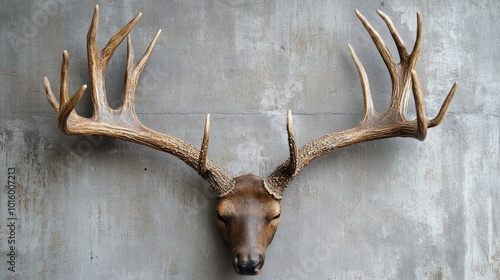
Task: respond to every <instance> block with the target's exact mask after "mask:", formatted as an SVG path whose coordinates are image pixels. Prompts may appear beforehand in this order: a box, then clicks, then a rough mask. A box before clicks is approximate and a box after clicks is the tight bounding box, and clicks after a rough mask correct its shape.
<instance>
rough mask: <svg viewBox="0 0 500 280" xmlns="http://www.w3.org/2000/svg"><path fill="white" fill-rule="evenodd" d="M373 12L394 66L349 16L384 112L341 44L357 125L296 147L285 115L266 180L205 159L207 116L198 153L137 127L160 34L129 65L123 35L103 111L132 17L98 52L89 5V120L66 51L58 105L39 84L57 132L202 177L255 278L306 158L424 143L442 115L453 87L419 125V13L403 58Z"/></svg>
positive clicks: (237, 263)
mask: <svg viewBox="0 0 500 280" xmlns="http://www.w3.org/2000/svg"><path fill="white" fill-rule="evenodd" d="M378 14H379V15H380V17H381V18H382V19H383V20H384V22H385V23H386V25H387V27H388V28H389V31H390V33H391V35H392V38H393V39H394V42H395V44H396V47H397V50H398V53H399V58H400V61H399V63H397V62H396V61H395V60H394V58H393V56H392V54H391V53H390V51H389V49H388V48H387V46H386V44H385V42H384V41H383V40H382V38H381V37H380V36H379V34H378V33H377V31H376V30H375V29H374V28H373V27H372V26H371V25H370V23H368V21H367V20H366V19H365V18H364V17H363V15H361V13H360V12H358V11H356V15H357V16H358V18H359V19H360V20H361V22H362V23H363V25H364V26H365V28H366V30H367V31H368V33H369V34H370V36H371V38H372V39H373V42H374V43H375V45H376V47H377V49H378V51H379V52H380V54H381V56H382V59H383V60H384V62H385V64H386V66H387V69H388V71H389V74H390V77H391V82H392V93H391V101H390V105H389V108H388V109H387V111H386V112H384V113H378V112H376V111H375V109H374V106H373V101H372V97H371V93H370V86H369V83H368V78H367V75H366V72H365V70H364V67H363V65H362V64H361V62H360V60H359V59H358V57H357V56H356V53H355V52H354V50H353V48H352V47H351V46H349V49H350V51H351V55H352V58H353V60H354V63H355V64H356V67H357V70H358V73H359V76H360V80H361V86H362V90H363V95H364V116H363V118H362V120H361V122H360V123H359V124H358V125H357V126H355V127H354V128H351V129H349V130H345V131H341V132H335V133H331V134H328V135H325V136H322V137H319V138H317V139H314V140H313V141H311V142H309V143H307V144H305V145H304V146H302V147H300V148H298V147H297V145H296V141H295V136H294V133H293V128H292V115H291V112H290V111H288V116H287V125H286V129H287V133H288V145H289V149H290V156H289V158H288V159H287V160H285V161H284V162H283V163H282V164H281V165H279V166H278V167H277V168H276V170H274V171H273V172H272V173H271V174H270V175H269V176H268V177H267V178H262V177H259V176H256V175H242V176H239V177H235V178H233V177H231V176H229V175H228V173H227V172H226V171H224V170H223V169H222V168H220V167H219V166H218V165H216V164H215V163H214V162H213V161H211V160H210V159H208V158H207V148H208V140H209V134H210V119H209V115H207V118H206V121H205V132H204V136H203V140H202V144H201V149H199V150H198V149H196V148H195V147H193V146H192V145H191V144H189V143H187V142H185V141H183V140H181V139H178V138H176V137H174V136H171V135H167V134H163V133H160V132H156V131H154V130H152V129H149V128H147V127H145V126H143V125H142V124H141V122H140V121H139V119H138V118H137V115H136V113H135V108H134V96H135V90H136V87H137V82H138V80H139V76H140V74H141V72H142V70H143V69H144V66H145V65H146V61H147V60H148V58H149V56H150V54H151V52H152V50H153V47H154V45H155V42H156V40H157V38H158V36H159V35H160V31H158V33H157V34H156V36H155V37H154V39H153V40H152V42H151V44H150V45H149V47H148V49H147V51H146V52H145V53H144V55H143V56H142V57H141V58H140V59H139V61H138V62H135V60H134V50H133V49H132V42H131V40H130V37H128V40H127V46H128V54H127V69H126V74H125V96H124V98H123V101H122V103H121V105H120V106H119V107H118V108H117V109H112V108H110V106H109V105H108V101H107V99H106V89H105V80H104V79H105V72H106V66H107V64H108V62H109V60H110V58H111V56H112V55H113V52H114V51H115V50H116V48H117V47H118V45H119V44H120V43H121V42H122V40H123V39H125V37H127V35H128V34H129V32H130V30H131V29H132V27H133V26H134V25H135V24H136V22H137V21H138V20H139V18H140V17H141V14H140V13H139V14H138V15H137V16H136V17H135V18H134V19H132V20H131V21H130V22H129V23H128V24H126V25H125V26H124V27H123V28H122V29H121V30H120V31H118V32H117V33H116V34H115V35H113V36H112V37H111V39H110V40H109V42H108V44H107V45H106V46H105V47H104V48H102V49H99V48H98V47H97V45H96V33H97V24H98V21H99V7H98V6H96V7H95V10H94V16H93V18H92V23H91V25H90V29H89V32H88V35H87V54H88V67H89V73H90V84H91V88H90V94H91V98H92V103H93V107H94V113H93V115H92V117H90V118H85V117H82V116H79V115H78V114H77V112H76V111H75V110H74V108H75V106H76V104H77V102H78V101H79V100H80V98H81V97H82V95H83V93H84V92H85V90H86V88H87V86H86V85H83V86H82V87H80V89H78V90H77V91H76V93H75V94H74V95H73V96H71V97H69V95H68V63H69V55H68V53H67V52H66V51H64V52H63V59H62V67H61V68H62V69H61V78H60V98H59V100H57V98H56V97H55V96H54V94H53V92H52V89H51V87H50V83H49V80H48V79H47V77H45V78H44V86H45V91H46V93H47V98H48V100H49V102H50V104H51V105H52V107H54V109H55V111H56V114H57V119H58V122H59V128H60V129H61V131H62V132H64V133H65V134H68V135H103V136H107V137H112V138H118V139H122V140H126V141H130V142H134V143H138V144H141V145H146V146H148V147H151V148H153V149H157V150H160V151H164V152H167V153H169V154H172V155H174V156H176V157H177V158H179V159H181V160H182V161H184V162H185V163H186V164H187V165H189V166H191V167H192V168H193V169H195V170H196V171H197V172H198V174H200V176H201V177H203V179H205V180H207V181H208V183H209V184H210V185H211V186H212V187H213V190H214V191H215V194H216V195H217V198H218V200H217V209H216V213H217V225H218V227H219V229H220V231H221V232H222V236H223V238H224V239H225V241H226V242H227V244H228V245H229V247H230V249H231V252H232V256H233V266H234V269H235V270H236V272H237V273H238V274H249V275H256V274H258V273H259V272H260V271H261V269H262V266H263V264H264V259H265V253H266V248H267V246H268V245H269V244H270V243H271V241H272V240H273V236H274V233H275V232H276V229H277V228H278V224H279V223H280V214H281V209H280V201H281V199H282V196H283V191H284V190H285V188H286V187H287V186H288V185H289V184H290V182H291V181H292V180H293V179H294V178H295V176H297V175H298V174H299V172H300V171H301V170H302V169H303V168H304V167H305V166H306V165H308V164H309V163H310V162H311V161H312V160H313V159H315V158H317V157H319V156H321V155H324V154H326V153H328V152H331V151H333V150H335V149H338V148H342V147H346V146H350V145H353V144H357V143H361V142H365V141H370V140H375V139H381V138H390V137H412V138H416V139H418V140H424V138H425V137H426V134H427V128H430V127H434V126H437V125H439V124H440V123H441V121H442V120H443V118H444V116H445V114H446V111H447V109H448V107H449V105H450V103H451V101H452V98H453V95H454V93H455V91H456V89H457V84H456V83H455V84H454V85H453V87H452V88H451V90H450V92H449V94H448V96H447V97H446V99H445V101H444V103H443V105H442V107H441V110H440V111H439V113H438V115H437V116H436V117H435V118H434V119H431V120H427V118H426V115H425V111H424V103H423V96H422V91H421V88H420V83H419V80H418V76H417V73H416V72H415V67H416V65H417V59H418V56H419V52H420V48H421V44H422V20H421V16H420V14H419V13H417V23H418V25H417V26H418V27H417V36H416V40H415V46H414V47H413V50H411V52H408V50H407V48H406V46H405V43H404V42H403V39H402V38H401V37H400V35H399V34H398V32H397V30H396V28H395V27H394V25H393V23H392V22H391V20H390V19H389V17H387V16H386V15H385V14H384V13H382V12H381V11H378ZM410 92H413V98H414V100H415V106H416V115H417V116H416V119H415V120H409V119H408V118H407V116H406V110H407V105H408V99H409V96H410Z"/></svg>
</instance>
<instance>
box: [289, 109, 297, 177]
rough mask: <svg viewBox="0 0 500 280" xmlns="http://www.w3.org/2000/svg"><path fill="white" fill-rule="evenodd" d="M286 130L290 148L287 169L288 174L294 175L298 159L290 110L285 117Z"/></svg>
mask: <svg viewBox="0 0 500 280" xmlns="http://www.w3.org/2000/svg"><path fill="white" fill-rule="evenodd" d="M286 130H287V133H288V147H289V149H290V163H289V164H290V165H289V167H288V169H289V170H288V171H289V173H290V175H294V174H295V173H296V172H297V169H298V159H297V142H296V141H295V134H294V133H293V123H292V110H288V113H287V118H286Z"/></svg>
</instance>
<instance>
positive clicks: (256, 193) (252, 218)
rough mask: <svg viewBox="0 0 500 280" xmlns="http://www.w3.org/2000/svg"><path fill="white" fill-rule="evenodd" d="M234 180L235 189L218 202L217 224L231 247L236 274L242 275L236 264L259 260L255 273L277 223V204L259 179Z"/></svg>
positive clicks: (278, 212)
mask: <svg viewBox="0 0 500 280" xmlns="http://www.w3.org/2000/svg"><path fill="white" fill-rule="evenodd" d="M235 181H236V185H235V188H234V189H233V190H232V191H231V192H230V193H229V194H227V195H226V196H224V197H221V198H219V199H218V202H217V216H218V219H217V225H218V226H219V229H220V231H221V233H222V236H223V237H224V240H225V241H226V242H227V243H228V245H229V246H230V248H231V252H232V255H233V265H234V268H235V270H236V272H238V273H241V271H240V269H239V267H238V262H241V261H258V262H259V265H258V267H257V269H256V271H255V274H258V273H259V272H260V269H261V268H262V265H263V264H264V258H265V253H266V248H267V246H268V245H269V244H270V243H271V241H272V240H273V237H274V234H275V232H276V229H277V228H278V224H279V222H280V217H279V215H280V213H281V207H280V201H279V200H277V199H275V198H274V197H273V196H272V195H270V194H269V193H268V192H267V191H266V189H265V188H264V179H263V178H261V177H258V176H255V175H250V174H249V175H243V176H240V177H237V178H235Z"/></svg>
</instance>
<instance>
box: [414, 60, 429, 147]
mask: <svg viewBox="0 0 500 280" xmlns="http://www.w3.org/2000/svg"><path fill="white" fill-rule="evenodd" d="M411 79H412V89H413V98H414V99H415V108H416V111H417V120H416V122H417V130H416V133H415V134H416V135H415V138H417V139H418V140H421V141H422V140H424V139H425V137H426V136H427V117H426V116H425V108H424V96H423V94H422V90H421V88H420V81H419V79H418V75H417V72H415V70H411Z"/></svg>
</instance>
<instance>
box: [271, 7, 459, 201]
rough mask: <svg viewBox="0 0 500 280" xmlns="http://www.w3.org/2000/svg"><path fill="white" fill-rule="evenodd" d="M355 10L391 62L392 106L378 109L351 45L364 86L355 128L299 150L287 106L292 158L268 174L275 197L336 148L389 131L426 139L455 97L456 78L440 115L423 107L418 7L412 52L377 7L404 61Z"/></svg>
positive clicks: (333, 134) (420, 29)
mask: <svg viewBox="0 0 500 280" xmlns="http://www.w3.org/2000/svg"><path fill="white" fill-rule="evenodd" d="M355 12H356V15H357V16H358V18H359V19H360V20H361V22H362V23H363V25H364V26H365V28H366V30H367V31H368V33H369V34H370V36H371V38H372V40H373V42H374V43H375V46H376V47H377V49H378V51H379V52H380V55H381V56H382V59H383V60H384V62H385V65H386V66H387V69H388V70H389V74H390V77H391V81H392V97H391V102H390V105H389V108H388V109H387V111H386V112H385V113H382V114H379V113H377V112H376V111H375V108H374V107H373V100H372V97H371V93H370V86H369V82H368V77H367V75H366V72H365V69H364V67H363V65H362V64H361V62H360V60H359V59H358V56H357V55H356V52H355V51H354V49H353V48H352V47H351V46H350V45H349V49H350V51H351V55H352V58H353V60H354V63H355V64H356V67H357V69H358V73H359V76H360V80H361V87H362V89H363V95H364V116H363V119H362V120H361V122H360V123H359V124H358V125H357V126H355V127H354V128H352V129H349V130H345V131H342V132H336V133H331V134H328V135H325V136H322V137H319V138H317V139H314V140H313V141H311V142H309V143H307V144H306V145H304V146H303V147H301V148H300V149H298V150H297V148H296V144H295V142H296V141H295V136H294V134H293V129H292V117H291V112H290V111H289V112H288V118H287V131H288V141H289V146H290V158H289V159H288V160H287V161H285V162H284V163H282V164H281V165H280V166H279V167H278V168H277V169H276V170H274V171H273V172H272V173H271V174H270V175H269V177H268V178H267V179H266V180H265V187H266V189H267V190H268V192H269V193H271V194H272V195H273V196H274V197H275V198H276V199H281V198H282V194H283V191H284V189H285V188H286V187H287V186H288V185H289V184H290V182H291V181H292V180H293V179H294V178H295V176H297V174H298V173H299V172H300V171H301V170H302V168H304V167H305V166H306V165H308V164H309V163H310V162H311V161H312V160H313V159H315V158H317V157H319V156H321V155H324V154H326V153H328V152H330V151H333V150H335V149H338V148H342V147H346V146H350V145H353V144H357V143H361V142H366V141H370V140H375V139H382V138H389V137H412V138H416V139H418V140H424V139H425V137H426V134H427V128H430V127H434V126H437V125H439V124H440V123H441V121H442V120H443V118H444V116H445V115H446V111H447V110H448V107H449V105H450V103H451V101H452V99H453V95H454V94H455V91H456V89H457V83H454V85H453V87H452V88H451V90H450V92H449V93H448V96H447V97H446V99H445V100H444V102H443V105H442V106H441V110H440V111H439V113H438V115H437V116H436V117H435V118H434V119H432V120H427V118H426V116H425V110H424V103H423V95H422V90H421V88H420V82H419V79H418V76H417V73H416V72H415V67H416V66H417V59H418V56H419V53H420V48H421V45H422V18H421V15H420V13H417V38H416V40H415V46H414V48H413V50H412V52H411V53H408V51H407V49H406V46H405V43H404V42H403V40H402V39H401V36H400V35H399V33H398V32H397V30H396V28H395V27H394V25H393V23H392V21H391V20H390V18H389V17H388V16H387V15H385V14H384V13H383V12H381V11H377V12H378V14H379V15H380V17H381V18H382V19H383V20H384V21H385V23H386V25H387V27H388V28H389V31H390V33H391V35H392V38H393V39H394V42H395V43H396V46H397V49H398V53H399V57H400V63H399V64H397V63H396V62H395V61H394V59H393V57H392V54H391V53H390V51H389V49H388V48H387V46H386V44H385V42H384V41H383V40H382V38H381V37H380V35H379V34H378V33H377V31H376V30H375V29H374V28H373V27H372V26H371V25H370V23H369V22H368V21H367V20H366V19H365V17H364V16H363V15H362V14H361V13H360V12H359V11H358V10H355ZM410 87H411V89H412V91H413V97H414V100H415V106H416V113H417V118H416V120H412V121H411V120H408V118H407V116H406V110H407V105H408V98H409V95H410Z"/></svg>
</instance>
